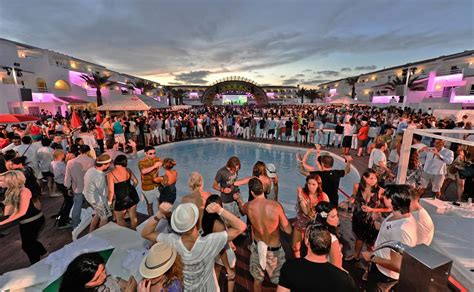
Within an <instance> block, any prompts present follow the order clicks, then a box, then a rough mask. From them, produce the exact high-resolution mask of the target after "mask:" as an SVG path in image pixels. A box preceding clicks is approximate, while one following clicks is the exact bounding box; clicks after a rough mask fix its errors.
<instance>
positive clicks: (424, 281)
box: [397, 244, 453, 292]
mask: <svg viewBox="0 0 474 292" xmlns="http://www.w3.org/2000/svg"><path fill="white" fill-rule="evenodd" d="M452 264H453V261H452V260H451V259H450V258H448V257H446V256H444V255H443V254H441V253H439V252H437V251H436V250H434V249H433V248H431V247H429V246H427V245H424V244H421V245H417V246H415V247H413V248H409V249H407V250H405V252H404V253H403V259H402V266H401V269H400V278H399V280H398V288H397V291H400V292H402V291H410V292H411V291H413V292H438V291H447V290H448V276H449V274H450V272H451V266H452Z"/></svg>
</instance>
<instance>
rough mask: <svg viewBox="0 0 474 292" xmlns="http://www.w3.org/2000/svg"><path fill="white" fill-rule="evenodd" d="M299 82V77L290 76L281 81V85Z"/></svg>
mask: <svg viewBox="0 0 474 292" xmlns="http://www.w3.org/2000/svg"><path fill="white" fill-rule="evenodd" d="M299 82H300V79H296V78H290V79H285V80H283V81H282V84H283V85H296V84H298V83H299Z"/></svg>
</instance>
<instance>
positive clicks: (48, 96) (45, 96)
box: [31, 92, 57, 102]
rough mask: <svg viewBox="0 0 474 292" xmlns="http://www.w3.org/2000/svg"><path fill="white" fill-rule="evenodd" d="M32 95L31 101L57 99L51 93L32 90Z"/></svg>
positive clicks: (52, 100)
mask: <svg viewBox="0 0 474 292" xmlns="http://www.w3.org/2000/svg"><path fill="white" fill-rule="evenodd" d="M31 95H32V96H33V102H55V101H57V100H56V99H55V98H54V97H55V96H54V94H52V93H38V92H33V93H32V94H31Z"/></svg>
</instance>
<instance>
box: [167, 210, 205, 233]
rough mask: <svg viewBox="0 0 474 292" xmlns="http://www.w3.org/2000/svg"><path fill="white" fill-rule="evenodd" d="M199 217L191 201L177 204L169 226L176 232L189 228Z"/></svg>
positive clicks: (182, 231)
mask: <svg viewBox="0 0 474 292" xmlns="http://www.w3.org/2000/svg"><path fill="white" fill-rule="evenodd" d="M198 219H199V210H198V208H197V207H196V205H195V204H193V203H183V204H180V205H178V207H177V208H176V210H174V212H173V214H172V215H171V228H173V230H174V231H175V232H177V233H184V232H186V231H189V230H191V228H193V227H194V226H195V225H196V223H197V221H198Z"/></svg>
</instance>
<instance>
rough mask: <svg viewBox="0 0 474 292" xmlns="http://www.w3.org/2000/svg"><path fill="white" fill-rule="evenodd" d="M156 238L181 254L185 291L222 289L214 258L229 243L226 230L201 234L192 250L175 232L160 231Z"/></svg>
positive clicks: (203, 291) (217, 290) (204, 291)
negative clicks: (203, 235)
mask: <svg viewBox="0 0 474 292" xmlns="http://www.w3.org/2000/svg"><path fill="white" fill-rule="evenodd" d="M156 240H157V241H164V242H166V243H168V244H169V245H170V246H172V247H174V248H175V249H176V251H177V252H178V254H179V255H180V256H181V259H182V261H183V264H184V269H183V278H184V279H183V284H184V291H202V292H207V291H216V292H219V291H220V288H219V284H218V282H217V277H216V273H215V271H214V260H215V257H216V256H217V255H218V254H219V253H220V252H221V250H222V249H223V248H224V247H225V245H226V243H227V232H226V231H222V232H216V233H211V234H208V235H207V236H205V237H201V236H199V237H198V238H197V240H196V242H195V243H194V246H193V248H192V249H191V251H189V250H188V249H187V248H186V247H185V246H184V244H183V242H182V241H181V237H180V236H179V235H177V234H174V233H170V234H163V233H160V234H158V237H157V239H156Z"/></svg>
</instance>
